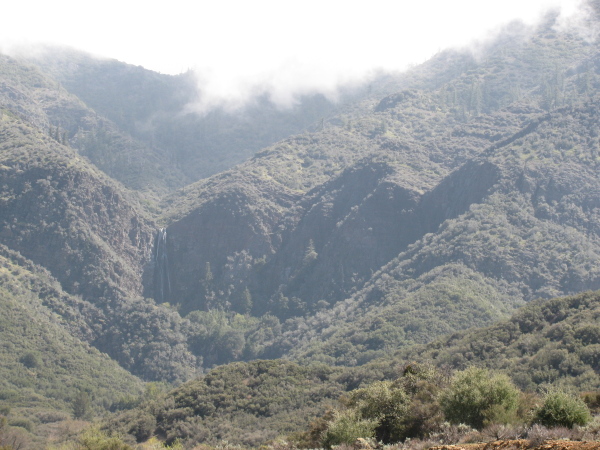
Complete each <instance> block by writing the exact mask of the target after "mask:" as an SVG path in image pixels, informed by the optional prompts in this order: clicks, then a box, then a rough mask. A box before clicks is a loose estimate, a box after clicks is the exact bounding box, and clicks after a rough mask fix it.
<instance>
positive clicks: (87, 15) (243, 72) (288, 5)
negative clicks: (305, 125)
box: [0, 0, 580, 102]
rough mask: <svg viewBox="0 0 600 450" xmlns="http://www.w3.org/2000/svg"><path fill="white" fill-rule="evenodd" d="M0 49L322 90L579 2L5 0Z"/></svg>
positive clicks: (219, 93)
mask: <svg viewBox="0 0 600 450" xmlns="http://www.w3.org/2000/svg"><path fill="white" fill-rule="evenodd" d="M5 3H7V4H4V5H3V6H2V19H0V48H3V49H4V51H7V49H8V48H9V46H10V45H14V44H20V43H23V42H26V43H35V42H45V43H52V44H66V45H69V46H72V47H75V48H78V49H81V50H85V51H88V52H91V53H94V54H97V55H100V56H105V57H110V58H116V59H119V60H121V61H124V62H127V63H130V64H135V65H141V66H144V67H145V68H147V69H151V70H155V71H158V72H162V73H169V74H177V73H181V72H183V71H186V70H187V69H191V68H194V69H198V71H199V72H200V73H202V74H203V80H202V83H203V86H204V87H205V88H206V89H207V90H209V91H211V92H212V93H213V95H214V96H215V97H224V98H232V99H234V98H237V97H239V96H240V95H242V93H243V92H245V91H247V90H248V87H251V86H256V85H263V86H268V87H269V88H270V89H271V91H272V92H273V95H274V97H275V99H277V98H278V97H280V98H279V100H281V101H283V102H285V100H286V96H288V95H289V92H293V91H299V92H302V91H308V90H310V89H312V88H313V87H319V88H322V89H327V88H330V87H332V86H334V85H335V84H336V83H338V82H339V81H346V80H352V79H355V78H357V77H359V76H361V75H363V74H365V73H367V72H368V71H370V70H372V69H378V68H383V69H403V68H405V67H406V66H407V65H410V64H418V63H421V62H423V61H425V60H426V59H427V58H429V57H431V56H432V55H433V54H435V53H436V52H437V51H438V50H441V49H444V48H447V47H449V46H461V45H466V44H468V43H469V42H470V41H471V40H473V39H476V38H481V37H483V36H486V34H487V33H489V32H490V31H491V30H494V29H496V28H497V27H499V26H500V25H502V24H505V23H507V22H509V21H511V20H514V19H521V20H523V21H525V22H528V23H533V22H534V21H535V20H536V19H537V18H538V17H539V16H540V15H541V12H542V11H543V10H545V9H548V8H549V7H553V8H558V7H560V8H562V10H563V14H565V15H570V14H572V12H573V11H574V10H575V9H576V7H577V5H578V4H579V3H580V0H487V1H483V0H452V1H449V0H385V1H383V0H369V1H359V0H357V1H352V0H349V1H348V0H347V1H340V0H332V1H329V0H318V1H317V0H302V1H285V0H277V1H275V0H211V1H210V2H207V1H202V0H200V1H198V0H197V1H195V2H194V1H189V0H185V1H183V0H170V1H160V2H157V1H153V0H148V1H144V2H142V1H137V0H136V1H129V0H120V1H116V0H104V1H103V2H93V3H92V2H87V1H82V0H54V1H51V2H50V1H48V0H41V1H40V0H18V1H10V2H5Z"/></svg>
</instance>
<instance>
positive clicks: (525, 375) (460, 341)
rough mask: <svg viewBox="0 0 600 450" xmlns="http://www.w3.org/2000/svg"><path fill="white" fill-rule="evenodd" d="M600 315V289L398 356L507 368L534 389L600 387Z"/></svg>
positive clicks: (520, 312) (536, 306)
mask: <svg viewBox="0 0 600 450" xmlns="http://www.w3.org/2000/svg"><path fill="white" fill-rule="evenodd" d="M599 314H600V293H599V292H598V291H596V292H587V293H584V294H579V295H575V296H571V297H563V298H555V299H551V300H537V301H535V302H532V303H531V304H529V305H527V306H525V307H523V308H521V309H520V310H518V311H517V312H516V313H515V314H514V315H513V316H512V317H511V318H510V320H507V321H502V322H499V323H498V324H495V325H492V326H489V327H486V328H481V329H475V330H472V331H466V332H461V333H455V334H452V335H451V336H448V337H445V338H443V339H439V340H437V341H435V342H433V343H431V344H429V345H426V346H418V347H414V348H412V349H410V350H405V351H401V352H398V353H397V354H395V355H394V359H396V360H406V359H410V360H419V361H432V362H434V363H435V364H436V365H438V366H443V365H445V364H449V365H451V366H452V367H456V368H464V367H467V366H471V365H478V366H485V367H489V368H493V369H497V370H502V371H504V372H506V373H507V374H509V375H510V376H511V377H512V379H513V380H514V381H515V383H517V385H518V386H520V387H521V388H522V389H528V390H533V389H535V387H536V386H539V385H547V384H553V385H560V386H575V387H577V388H578V389H579V390H582V391H584V390H596V389H598V387H599V386H600V378H599V375H598V368H599V366H598V364H599V360H598V349H599V348H600V327H599V325H598V317H600V316H599ZM381 363H383V362H381ZM384 364H387V363H384Z"/></svg>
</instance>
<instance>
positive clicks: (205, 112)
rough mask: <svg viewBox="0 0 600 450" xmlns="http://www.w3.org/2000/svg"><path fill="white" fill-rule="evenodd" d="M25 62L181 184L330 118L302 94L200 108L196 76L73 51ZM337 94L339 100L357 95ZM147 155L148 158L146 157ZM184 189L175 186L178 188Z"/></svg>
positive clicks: (319, 99)
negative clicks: (283, 100) (158, 159)
mask: <svg viewBox="0 0 600 450" xmlns="http://www.w3.org/2000/svg"><path fill="white" fill-rule="evenodd" d="M28 60H29V61H30V62H32V63H34V64H36V65H38V66H39V67H41V68H42V69H43V70H44V71H46V72H48V73H50V74H51V75H52V77H53V78H55V79H56V80H58V81H59V82H60V83H61V84H62V85H63V86H64V87H65V88H66V89H68V90H69V92H71V93H73V94H75V95H77V96H78V97H79V98H80V99H81V100H83V101H84V102H85V103H86V104H87V105H88V106H89V107H91V108H93V109H94V110H95V111H97V112H98V113H100V114H102V115H103V116H105V117H107V118H108V119H110V120H111V121H113V122H114V123H116V124H118V126H119V127H120V128H121V129H122V130H124V131H126V132H127V133H129V134H130V135H132V136H134V137H135V138H136V139H139V140H141V141H143V142H145V143H146V144H147V145H148V146H149V147H150V148H151V149H152V150H154V151H159V152H160V153H162V154H164V155H165V156H166V158H165V159H164V161H163V162H164V164H165V169H166V168H167V167H169V168H171V169H172V170H176V171H180V172H181V173H183V174H184V175H185V180H180V181H186V182H188V183H189V182H193V181H197V180H199V179H201V178H205V177H208V176H210V175H213V174H215V173H219V172H222V171H224V170H227V169H229V168H231V167H233V166H234V165H236V164H239V163H241V162H243V161H244V160H246V159H247V158H249V157H251V156H252V155H253V154H254V153H255V152H256V151H258V150H260V149H261V148H263V147H266V146H267V145H271V144H272V143H274V142H277V141H279V140H280V139H283V138H285V137H287V136H289V135H291V134H295V133H299V132H302V131H304V130H305V129H307V128H314V127H315V126H316V124H317V123H318V122H320V121H321V120H323V119H324V118H326V117H328V116H330V115H331V114H332V113H333V112H334V111H335V110H336V109H337V108H338V107H339V105H337V104H334V103H333V102H332V101H330V100H328V99H326V98H325V97H324V96H323V95H320V94H314V95H305V96H303V97H301V98H299V99H298V101H297V103H296V104H294V105H291V106H290V107H279V106H277V105H275V104H274V103H273V102H271V101H270V99H269V96H268V95H267V94H265V95H262V96H259V97H257V98H254V99H251V100H250V101H249V103H248V104H247V105H243V106H240V107H238V108H235V109H231V110H230V109H229V108H227V107H212V108H208V109H207V108H206V107H204V106H202V102H203V99H204V96H205V95H206V93H204V92H203V91H202V90H201V89H200V88H199V85H200V84H201V82H200V80H201V79H202V76H203V75H202V73H195V72H193V71H188V72H186V73H183V74H181V75H177V76H171V75H165V74H159V73H156V72H152V71H150V70H146V69H144V68H142V67H140V66H132V65H129V64H125V63H121V62H118V61H116V60H105V59H98V58H94V57H92V56H90V55H87V54H85V53H83V52H78V51H75V50H69V49H61V48H52V47H48V48H45V49H40V51H39V52H38V53H37V55H36V56H35V57H31V56H30V57H29V58H28ZM355 90H357V91H358V93H362V92H363V89H360V88H359V89H352V90H351V89H349V88H347V89H344V91H345V93H344V94H343V95H341V97H342V98H346V97H347V100H346V101H349V100H350V99H353V98H354V97H355V96H356V93H355V92H354V91H355ZM151 154H152V153H148V155H151ZM183 184H185V183H181V184H180V185H183Z"/></svg>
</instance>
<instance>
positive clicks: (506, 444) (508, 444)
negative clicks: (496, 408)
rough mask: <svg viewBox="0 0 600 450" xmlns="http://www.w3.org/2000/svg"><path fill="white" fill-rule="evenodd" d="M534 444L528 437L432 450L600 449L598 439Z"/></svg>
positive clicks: (551, 441)
mask: <svg viewBox="0 0 600 450" xmlns="http://www.w3.org/2000/svg"><path fill="white" fill-rule="evenodd" d="M533 445H534V446H532V443H531V441H528V440H527V439H520V440H507V441H494V442H488V443H487V444H485V443H481V444H459V445H439V446H436V447H431V448H430V450H500V449H506V450H591V449H600V442H598V441H593V442H592V441H565V440H557V441H553V440H549V441H544V442H543V443H541V444H538V445H535V444H533Z"/></svg>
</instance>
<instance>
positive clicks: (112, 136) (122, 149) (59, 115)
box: [0, 55, 186, 196]
mask: <svg viewBox="0 0 600 450" xmlns="http://www.w3.org/2000/svg"><path fill="white" fill-rule="evenodd" d="M0 107H2V108H4V109H6V110H7V111H10V112H11V113H12V114H14V115H16V116H17V117H19V118H20V119H22V120H24V121H26V122H27V123H28V124H30V125H32V126H33V127H35V128H36V129H37V130H38V131H39V132H41V133H43V134H47V135H48V136H50V137H52V138H53V139H54V140H55V141H57V142H60V143H62V144H66V145H70V146H72V147H73V148H74V149H77V150H78V152H79V153H80V154H81V155H82V156H85V157H87V158H89V160H90V161H92V162H93V163H94V164H95V165H96V166H97V167H98V168H100V169H101V170H102V171H104V172H105V173H106V174H108V175H109V176H111V177H113V178H115V179H116V180H118V181H120V182H121V183H123V184H124V185H126V186H128V187H130V188H133V189H137V190H140V191H143V192H145V193H147V194H149V195H151V196H156V195H159V194H164V193H165V192H167V191H168V190H170V189H173V188H175V187H179V186H181V185H183V184H185V181H186V180H185V177H184V176H183V174H182V173H181V172H180V171H178V170H177V169H176V168H174V167H172V166H169V164H168V155H166V154H165V152H164V151H162V150H158V149H156V148H154V147H152V145H151V144H150V145H147V144H144V143H142V142H140V141H136V140H135V139H133V138H132V137H131V136H129V135H128V134H127V133H126V132H125V131H123V129H119V127H118V126H117V125H115V124H114V123H113V122H111V121H109V120H107V119H106V118H104V117H102V116H99V115H98V113H97V112H96V111H93V110H91V109H90V108H88V107H87V106H86V105H85V104H84V103H83V102H82V101H81V100H80V99H79V98H77V97H75V96H74V95H73V94H72V93H69V92H67V91H66V90H65V89H64V88H63V87H62V86H61V85H60V83H59V82H58V81H56V80H55V79H53V78H52V77H50V76H49V75H48V74H47V73H43V72H42V71H40V70H39V69H38V68H36V67H35V66H33V65H31V64H27V63H24V62H22V61H17V60H15V59H13V58H9V57H8V56H4V55H0Z"/></svg>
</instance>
